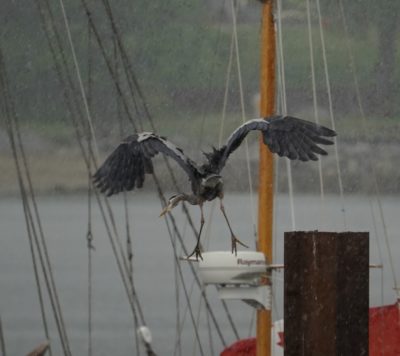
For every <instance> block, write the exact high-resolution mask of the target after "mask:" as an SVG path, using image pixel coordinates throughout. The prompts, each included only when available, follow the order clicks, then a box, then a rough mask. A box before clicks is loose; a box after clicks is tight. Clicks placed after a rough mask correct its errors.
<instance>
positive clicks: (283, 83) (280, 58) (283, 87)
mask: <svg viewBox="0 0 400 356" xmlns="http://www.w3.org/2000/svg"><path fill="white" fill-rule="evenodd" d="M277 22H278V31H277V34H278V41H277V44H278V46H277V47H278V63H279V62H280V63H279V64H278V68H279V69H280V76H279V78H280V86H281V90H280V93H281V100H282V114H283V115H286V114H287V97H286V79H285V59H284V54H283V35H282V33H283V32H282V4H281V1H280V0H278V6H277ZM285 163H286V171H287V179H288V189H289V201H290V216H291V222H292V230H296V215H295V210H294V194H293V178H292V163H291V161H290V160H289V159H285Z"/></svg>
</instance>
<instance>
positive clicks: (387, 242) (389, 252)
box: [338, 0, 400, 300]
mask: <svg viewBox="0 0 400 356" xmlns="http://www.w3.org/2000/svg"><path fill="white" fill-rule="evenodd" d="M338 6H339V13H340V17H341V20H342V24H343V29H344V32H345V39H346V46H347V52H348V56H349V64H350V69H351V72H352V77H353V84H354V90H355V95H356V100H357V106H358V110H359V112H360V116H361V119H362V120H361V122H362V129H363V134H364V136H365V137H368V132H367V117H366V115H365V111H364V105H363V102H362V99H361V92H360V85H359V82H358V77H357V68H356V62H355V58H354V54H353V49H352V47H351V44H350V35H349V28H348V24H347V19H346V15H345V11H344V7H343V2H342V1H341V0H339V1H338ZM367 162H368V163H369V166H370V172H371V176H372V181H373V189H374V194H375V199H376V202H377V205H378V211H379V218H380V220H381V223H382V228H383V235H384V241H385V246H386V253H387V255H388V260H389V267H390V272H391V277H392V279H393V288H394V290H395V293H396V297H397V300H399V299H400V286H399V284H398V281H397V275H396V271H395V268H394V262H393V254H392V250H391V248H390V239H389V234H388V231H387V224H386V219H385V216H384V213H383V206H382V200H381V194H380V190H379V184H378V179H377V172H376V169H375V166H374V165H373V164H372V162H371V160H367ZM378 240H379V239H378V236H377V243H379V242H378Z"/></svg>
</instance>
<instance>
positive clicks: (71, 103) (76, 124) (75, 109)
mask: <svg viewBox="0 0 400 356" xmlns="http://www.w3.org/2000/svg"><path fill="white" fill-rule="evenodd" d="M39 5H40V4H39ZM41 10H42V11H41V13H42V15H43V16H46V14H45V13H44V11H43V9H41ZM48 10H49V9H48ZM49 11H50V10H49ZM42 20H44V17H42ZM50 20H51V22H52V25H53V27H52V28H53V30H54V32H55V33H57V31H56V29H55V27H54V18H52V17H51V19H50ZM44 21H45V20H44ZM43 27H44V29H45V33H47V31H48V29H47V27H46V22H44V25H43ZM46 37H47V39H48V42H49V46H50V49H51V52H52V55H53V60H54V62H55V65H56V70H57V74H58V76H59V79H60V80H61V83H63V84H64V86H63V87H64V88H69V91H73V90H74V88H73V85H72V82H71V80H70V75H69V74H68V68H67V67H65V66H64V71H65V72H66V73H67V75H66V77H67V78H68V79H69V80H68V79H67V80H66V79H65V77H64V75H63V74H62V73H63V69H62V66H63V63H66V62H65V57H64V51H63V49H62V46H61V45H60V42H59V41H58V43H57V42H56V46H57V45H58V46H59V48H58V50H59V51H58V53H60V54H61V58H62V63H61V68H60V63H59V62H58V61H57V56H56V53H57V52H56V49H57V48H55V47H54V44H53V43H52V41H51V39H50V36H48V35H47V36H46ZM55 38H56V39H57V38H58V40H59V37H58V36H57V35H56V36H55ZM64 97H65V98H66V103H67V106H68V108H69V109H70V112H72V113H74V112H75V113H76V112H77V113H78V115H77V116H78V117H79V116H80V115H81V113H80V110H79V105H75V106H74V104H76V100H73V99H71V97H72V98H74V95H73V94H71V93H64ZM70 118H71V121H72V123H73V127H74V129H75V135H76V138H77V142H78V145H79V147H80V150H81V153H82V156H83V158H84V162H85V165H86V167H87V168H88V171H89V159H90V156H91V157H93V151H92V150H91V149H89V150H88V152H86V149H85V148H84V146H83V142H82V137H83V136H84V134H83V133H82V132H81V131H80V130H81V129H80V127H81V126H80V125H79V122H78V121H76V118H75V116H74V115H73V114H72V115H71V116H70ZM96 199H97V202H98V204H99V205H101V200H100V196H99V195H98V194H97V192H96ZM101 211H102V214H103V218H104V219H105V216H106V215H105V213H104V210H103V209H101ZM106 224H107V231H108V233H109V234H108V236H109V238H110V241H111V245H112V247H113V252H114V254H115V256H116V259H117V265H118V268H119V271H120V273H122V271H123V269H122V263H121V262H120V261H119V257H117V256H118V254H117V250H116V248H115V244H114V241H113V238H112V236H113V235H112V233H111V229H110V228H109V227H108V223H106ZM111 224H112V222H111ZM121 276H123V274H121ZM122 278H123V284H124V287H125V290H126V291H127V295H128V301H129V302H130V303H129V304H130V305H131V307H132V309H133V310H134V301H133V300H132V299H131V292H130V291H129V288H128V286H127V283H126V281H125V279H124V277H122ZM136 303H138V301H137V300H136ZM141 318H142V319H143V315H142V314H141Z"/></svg>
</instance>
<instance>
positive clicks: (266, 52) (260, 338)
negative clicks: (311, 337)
mask: <svg viewBox="0 0 400 356" xmlns="http://www.w3.org/2000/svg"><path fill="white" fill-rule="evenodd" d="M275 52H276V51H275V26H274V19H273V0H265V2H264V3H263V7H262V29H261V59H260V64H261V75H260V78H261V82H260V115H261V116H262V117H266V116H269V115H272V114H274V111H275ZM273 178H274V159H273V155H272V153H271V152H270V151H269V150H268V149H267V147H266V146H265V145H264V144H263V142H262V137H260V163H259V193H258V250H259V251H261V252H263V253H264V254H265V255H266V258H267V261H268V262H269V263H271V262H272V223H273V202H274V201H273ZM265 283H269V281H267V280H266V281H265ZM271 325H272V323H271V310H259V311H258V312H257V356H267V355H271Z"/></svg>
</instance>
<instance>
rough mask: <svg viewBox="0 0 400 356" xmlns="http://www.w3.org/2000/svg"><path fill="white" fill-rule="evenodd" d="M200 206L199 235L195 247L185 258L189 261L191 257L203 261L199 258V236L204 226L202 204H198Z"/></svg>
mask: <svg viewBox="0 0 400 356" xmlns="http://www.w3.org/2000/svg"><path fill="white" fill-rule="evenodd" d="M199 206H200V212H201V217H200V230H199V234H198V235H197V242H196V246H195V248H194V250H193V252H192V253H191V254H190V255H189V256H187V258H188V259H189V258H190V257H192V256H193V255H195V256H196V260H198V259H199V257H200V258H201V259H203V257H202V256H201V249H200V236H201V232H202V231H203V226H204V221H205V220H204V213H203V204H199Z"/></svg>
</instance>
